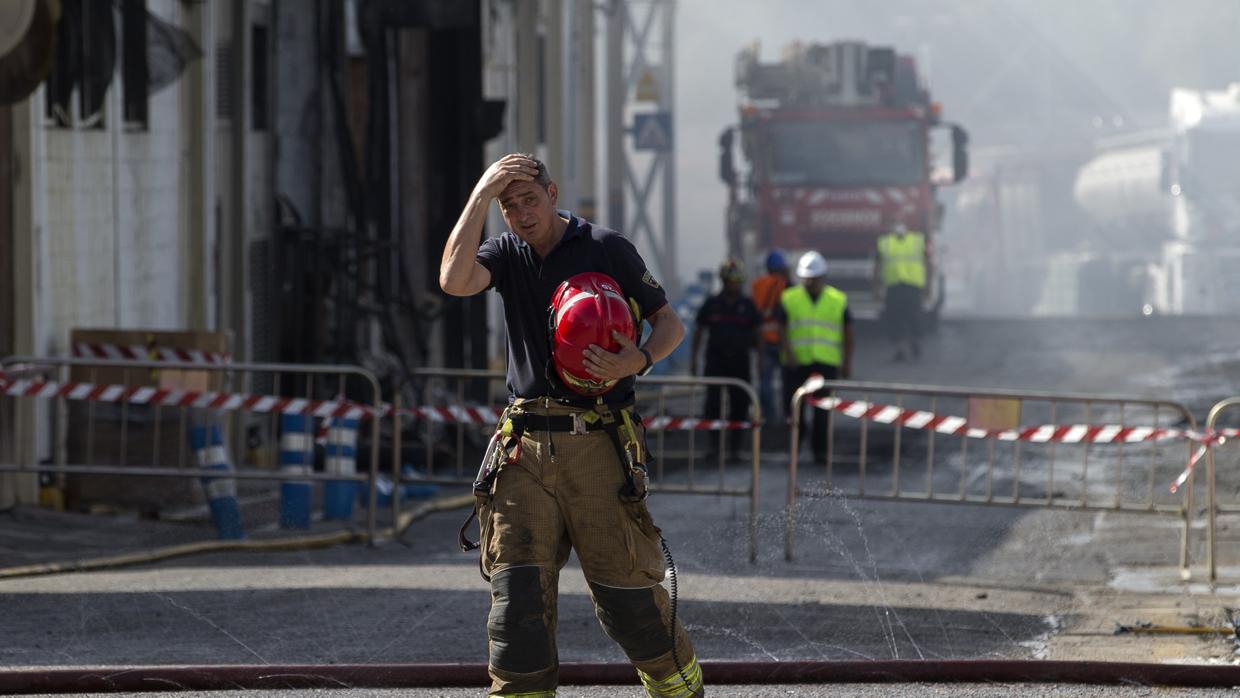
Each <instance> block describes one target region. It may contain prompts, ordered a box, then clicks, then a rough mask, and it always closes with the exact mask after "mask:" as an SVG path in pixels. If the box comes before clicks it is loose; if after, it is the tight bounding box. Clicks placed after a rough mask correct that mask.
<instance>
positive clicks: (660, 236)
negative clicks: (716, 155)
mask: <svg viewBox="0 0 1240 698" xmlns="http://www.w3.org/2000/svg"><path fill="white" fill-rule="evenodd" d="M675 12H676V0H610V2H609V3H608V4H607V73H606V95H607V103H606V104H607V106H606V109H607V121H606V127H607V129H606V132H607V148H606V152H607V199H608V220H607V225H609V226H610V227H612V228H615V229H617V230H620V231H622V232H623V233H625V234H626V235H628V236H629V238H630V239H632V240H633V241H634V242H639V241H640V240H642V239H643V237H644V238H645V240H646V241H647V242H648V244H649V246H650V252H651V254H648V255H646V259H647V261H648V263H650V264H651V266H653V267H654V268H655V270H656V271H657V273H658V276H659V279H660V280H661V281H662V283H663V284H664V285H665V286H666V287H667V290H668V292H669V293H670V294H673V295H674V294H676V293H678V292H679V287H680V283H679V279H678V278H677V276H676V259H677V254H676V172H675V163H676V148H675V145H676V139H675V134H674V132H673V128H672V125H673V123H674V121H675V119H674V114H675V111H674V98H673V95H674V89H673V88H674V76H675V71H674V60H675V46H674V44H673V32H674V25H675ZM626 135H627V136H630V137H631V140H630V141H629V142H628V143H627V144H626V143H625V136H626ZM630 202H631V203H632V213H631V215H629V214H628V204H629V203H630ZM656 203H657V205H658V208H659V209H661V211H660V212H661V213H662V217H661V218H662V220H661V221H660V222H659V223H658V224H656V223H655V220H656V219H655V217H654V216H653V215H652V212H653V211H654V209H655V208H656Z"/></svg>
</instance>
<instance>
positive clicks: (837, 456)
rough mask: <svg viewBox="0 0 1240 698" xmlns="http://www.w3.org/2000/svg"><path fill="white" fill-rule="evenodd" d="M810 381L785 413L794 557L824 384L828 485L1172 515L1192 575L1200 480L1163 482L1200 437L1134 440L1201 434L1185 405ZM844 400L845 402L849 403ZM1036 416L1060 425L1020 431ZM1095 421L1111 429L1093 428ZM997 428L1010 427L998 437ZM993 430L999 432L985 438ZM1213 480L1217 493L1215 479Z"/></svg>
mask: <svg viewBox="0 0 1240 698" xmlns="http://www.w3.org/2000/svg"><path fill="white" fill-rule="evenodd" d="M813 380H814V379H811V381H809V382H807V383H806V384H805V385H803V386H801V387H800V388H798V389H797V391H796V392H795V393H794V396H793V399H792V403H791V407H790V412H789V414H790V415H792V429H791V447H790V450H791V453H790V456H791V463H790V467H789V478H788V491H787V521H786V527H785V533H784V556H785V558H786V559H788V560H792V559H793V547H794V546H793V541H794V531H795V525H796V507H797V499H798V494H800V492H801V487H800V485H799V483H798V480H797V471H798V460H799V450H800V448H799V443H798V442H799V441H800V440H801V432H802V420H803V415H802V411H803V408H804V407H809V406H808V405H804V403H805V402H807V401H809V400H810V399H811V397H810V396H812V394H813V393H814V392H815V391H822V392H820V394H823V393H824V392H825V393H829V395H830V396H831V398H830V401H831V405H832V406H833V409H831V410H829V411H823V409H822V408H819V407H811V408H810V409H814V410H816V414H815V415H814V416H815V418H816V419H821V418H824V417H825V418H826V419H827V426H826V444H825V454H823V456H824V457H823V461H824V462H822V463H821V465H822V466H824V469H823V471H822V472H823V474H824V475H825V485H826V487H825V492H826V494H828V495H835V494H838V495H843V496H847V497H854V498H859V499H874V500H890V501H919V502H938V503H946V504H971V505H989V506H1009V507H1041V508H1060V509H1073V510H1093V511H1122V512H1133V513H1152V514H1170V513H1174V514H1178V515H1179V516H1180V517H1181V518H1182V520H1183V528H1182V532H1181V537H1180V568H1181V574H1182V575H1187V571H1188V554H1189V553H1188V544H1189V530H1190V524H1191V521H1190V518H1191V516H1192V513H1191V512H1192V497H1193V492H1192V485H1193V479H1192V478H1191V477H1190V478H1189V479H1188V480H1187V482H1186V483H1185V486H1184V487H1183V488H1182V489H1183V492H1182V495H1180V496H1179V501H1176V500H1177V496H1176V495H1173V494H1171V492H1170V491H1169V490H1168V488H1167V487H1166V484H1167V483H1169V482H1171V481H1172V480H1174V479H1175V477H1176V475H1178V474H1179V473H1180V472H1181V471H1183V470H1184V469H1185V465H1186V463H1188V461H1189V459H1190V458H1191V457H1192V454H1193V452H1194V450H1195V449H1196V447H1197V444H1195V443H1193V442H1191V441H1188V440H1179V441H1174V440H1170V439H1168V440H1164V441H1159V440H1137V437H1138V436H1141V435H1144V434H1147V433H1155V432H1158V433H1162V432H1160V431H1159V430H1168V429H1176V430H1180V431H1186V432H1195V431H1196V422H1195V420H1194V418H1193V415H1192V413H1191V412H1190V411H1189V409H1188V408H1187V407H1185V406H1184V405H1182V404H1180V403H1178V402H1172V401H1169V400H1152V399H1145V398H1139V397H1111V396H1102V395H1085V394H1054V393H1042V392H1023V391H1020V392H1018V391H997V390H973V389H960V388H945V387H933V386H920V385H897V384H884V383H865V382H850V381H823V382H821V383H820V385H821V386H822V387H821V388H817V387H815V386H814V385H812V381H813ZM844 401H846V402H844ZM1237 404H1240V399H1238V400H1237ZM845 407H847V408H848V409H847V411H842V410H843V408H845ZM1216 409H1217V408H1216ZM1212 416H1214V413H1212ZM884 422H886V423H884ZM910 425H912V426H910ZM1039 425H1060V426H1062V427H1063V428H1062V429H1059V430H1049V429H1047V430H1041V431H1039V432H1038V433H1037V435H1036V436H1034V435H1032V434H1031V436H1033V438H1017V437H1016V436H1015V434H1016V433H1017V432H1019V431H1020V430H1022V429H1028V428H1029V427H1033V426H1039ZM1099 425H1101V426H1103V427H1104V428H1103V429H1102V430H1094V431H1090V430H1089V429H1088V427H1089V426H1099ZM914 427H920V428H914ZM962 427H971V428H973V429H974V432H973V435H972V436H968V435H965V433H964V430H963V428H962ZM1125 429H1130V431H1124V430H1125ZM1147 430H1148V431H1147ZM999 431H1004V432H1005V433H1004V435H1003V436H1001V437H1000V436H994V435H993V434H995V433H997V432H999ZM987 432H990V433H991V434H992V435H991V436H989V437H984V438H978V437H979V436H982V435H984V434H986V433H987ZM1087 434H1088V435H1090V436H1088V437H1086V435H1087ZM1108 437H1109V438H1111V439H1117V440H1115V442H1113V443H1107V444H1105V445H1104V444H1102V443H1094V442H1093V441H1094V440H1100V441H1103V440H1107V438H1108ZM1118 437H1124V438H1118ZM1125 438H1131V439H1133V440H1132V441H1126V440H1124V439H1125ZM1177 454H1179V455H1177ZM1181 456H1182V457H1181ZM957 471H958V473H957ZM1211 484H1212V483H1211ZM1210 489H1211V492H1210V497H1211V500H1213V487H1211V488H1210ZM1211 539H1212V534H1211ZM1211 545H1212V543H1211ZM1211 556H1212V553H1211ZM1211 559H1212V557H1211ZM1211 564H1213V563H1212V562H1211Z"/></svg>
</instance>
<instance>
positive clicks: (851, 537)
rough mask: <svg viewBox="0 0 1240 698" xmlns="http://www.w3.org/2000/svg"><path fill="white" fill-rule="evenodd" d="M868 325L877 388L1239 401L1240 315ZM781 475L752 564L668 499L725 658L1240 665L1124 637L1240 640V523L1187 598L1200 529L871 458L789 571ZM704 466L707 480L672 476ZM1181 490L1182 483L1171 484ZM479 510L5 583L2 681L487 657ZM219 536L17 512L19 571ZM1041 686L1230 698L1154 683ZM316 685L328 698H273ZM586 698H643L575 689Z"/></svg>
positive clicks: (694, 606) (569, 596)
mask: <svg viewBox="0 0 1240 698" xmlns="http://www.w3.org/2000/svg"><path fill="white" fill-rule="evenodd" d="M859 329H860V330H861V335H862V341H861V344H860V347H859V356H858V360H857V365H856V378H858V379H861V380H867V381H883V382H903V383H919V384H937V385H954V386H970V387H986V388H1013V389H1026V390H1033V389H1036V390H1041V391H1071V392H1098V393H1107V394H1115V393H1126V394H1138V395H1144V396H1149V397H1158V398H1165V399H1172V400H1178V401H1183V402H1185V403H1187V404H1188V405H1189V407H1190V409H1192V411H1193V412H1194V413H1196V414H1197V416H1198V419H1201V418H1202V417H1204V413H1205V410H1206V409H1208V407H1209V405H1211V404H1213V402H1214V401H1216V400H1217V399H1220V398H1222V397H1226V396H1230V395H1231V394H1237V393H1240V349H1237V347H1240V341H1238V340H1240V323H1225V322H1219V321H1216V320H1204V319H1192V318H1141V319H1134V320H1131V321H1105V322H1087V321H1038V322H1015V321H984V320H970V321H958V322H947V323H944V324H943V325H942V327H941V328H940V330H939V332H938V333H937V334H936V335H935V336H934V337H932V338H930V339H929V340H928V341H927V342H926V345H925V351H924V353H923V357H922V358H921V360H919V361H917V362H905V363H891V362H889V361H888V358H889V354H890V351H889V349H888V348H887V347H886V345H885V343H884V342H883V341H882V340H881V337H879V336H877V334H878V333H877V331H876V328H875V327H874V326H872V325H864V324H863V325H861V326H860V328H859ZM769 442H772V443H777V440H776V439H770V440H769ZM880 445H881V443H880ZM910 453H916V450H913V451H910ZM974 455H977V454H976V453H975V454H974ZM909 458H910V460H912V459H913V456H910V457H909ZM1090 462H1091V464H1093V467H1094V470H1092V471H1090V472H1091V473H1092V476H1091V477H1095V478H1099V482H1101V481H1102V478H1103V476H1104V475H1105V474H1107V473H1111V472H1115V468H1116V467H1117V461H1116V459H1114V458H1111V457H1110V456H1106V455H1104V454H1097V453H1095V454H1094V455H1093V460H1091V461H1090ZM1220 463H1221V464H1223V465H1221V467H1220V472H1222V471H1224V470H1226V472H1227V473H1232V472H1236V471H1237V470H1240V469H1238V468H1235V467H1234V460H1230V461H1229V460H1227V459H1226V458H1224V457H1223V453H1222V451H1220ZM1228 463H1231V464H1233V465H1232V467H1227V466H1226V464H1228ZM854 465H855V464H854ZM906 465H908V466H909V467H912V466H913V465H915V464H914V463H912V462H909V463H906ZM975 465H976V464H975V463H974V462H972V461H969V460H968V459H966V458H957V459H955V460H953V459H952V458H947V457H944V458H943V461H942V463H941V464H940V465H939V466H938V467H939V468H940V470H939V471H938V474H937V477H943V478H945V482H957V481H958V480H959V477H960V475H961V473H962V472H964V474H965V475H966V476H967V477H971V475H970V473H971V472H972V471H970V470H968V469H969V468H970V467H974V466H975ZM1030 467H1032V466H1030ZM1124 467H1125V468H1133V467H1135V466H1134V465H1133V463H1127V464H1126V465H1125V466H1124ZM1168 467H1169V468H1170V469H1169V470H1167V472H1171V470H1174V462H1172V465H1170V466H1168ZM762 472H763V481H762V488H761V506H760V514H759V517H758V520H757V533H758V543H759V546H758V556H757V560H756V562H755V563H752V564H751V563H750V562H749V560H748V550H747V541H748V525H749V519H748V504H747V502H745V501H743V500H741V499H738V498H729V497H715V496H690V495H670V494H663V495H658V496H656V497H654V498H653V499H652V500H651V509H652V511H653V512H654V515H655V518H656V521H657V522H658V523H659V524H660V525H661V527H662V528H663V530H664V533H665V535H666V536H667V538H668V540H669V543H670V545H671V547H672V550H673V552H674V554H675V557H676V562H677V565H678V568H679V569H680V572H681V574H680V578H679V590H678V591H679V597H680V612H681V613H682V616H683V618H684V619H685V621H686V623H687V625H688V628H689V630H690V634H691V635H692V637H693V639H694V642H695V645H696V649H697V652H698V654H699V656H701V657H703V658H713V659H738V660H753V661H784V660H793V659H823V660H832V659H864V658H871V659H893V658H902V659H917V658H1011V659H1035V660H1036V659H1097V660H1110V661H1143V662H1148V661H1154V662H1224V663H1227V662H1230V661H1231V660H1232V658H1233V656H1234V652H1235V644H1234V641H1233V640H1232V639H1231V638H1228V637H1224V636H1222V635H1218V634H1193V635H1144V634H1132V633H1127V634H1121V635H1116V634H1115V628H1116V626H1117V625H1123V626H1131V627H1139V626H1140V624H1142V623H1149V624H1152V625H1154V626H1156V627H1167V628H1172V627H1175V628H1184V627H1191V626H1207V627H1217V626H1222V625H1223V624H1225V623H1226V622H1227V621H1228V620H1229V616H1228V613H1229V612H1228V611H1227V609H1228V608H1230V607H1233V606H1235V604H1236V602H1237V601H1238V600H1240V589H1237V588H1236V586H1235V585H1236V584H1237V583H1238V582H1240V550H1237V549H1236V546H1235V542H1236V540H1235V538H1236V536H1235V534H1234V531H1236V530H1238V529H1240V520H1238V519H1237V518H1236V517H1232V516H1225V517H1223V519H1222V522H1221V523H1222V530H1221V536H1222V546H1221V547H1220V554H1221V564H1222V571H1223V574H1222V578H1221V584H1220V586H1218V587H1216V588H1214V589H1211V588H1209V587H1208V586H1206V585H1204V584H1201V583H1200V582H1199V581H1197V580H1199V579H1200V576H1201V568H1200V566H1199V565H1198V567H1197V568H1196V571H1197V580H1194V583H1191V584H1182V583H1181V582H1180V580H1179V578H1178V575H1177V569H1176V566H1175V562H1176V556H1177V553H1178V545H1179V529H1178V528H1177V525H1178V524H1177V520H1176V519H1175V518H1174V517H1167V516H1149V515H1139V514H1128V513H1121V512H1113V511H1112V512H1094V511H1073V510H1062V509H1056V510H1049V509H1027V508H1013V507H983V506H975V505H970V506H962V505H958V504H945V503H910V502H889V501H873V500H869V499H864V498H859V497H856V496H852V495H841V494H840V493H839V491H838V490H837V489H836V488H841V487H844V486H847V487H848V488H850V491H851V488H852V487H853V486H855V485H856V484H857V480H858V478H859V473H858V472H856V471H855V470H853V471H849V470H847V468H846V467H845V470H842V471H840V472H833V473H831V476H830V479H828V476H827V474H826V473H825V472H824V471H822V470H820V469H818V470H816V469H815V468H814V467H812V466H810V465H809V464H808V463H803V464H802V470H801V476H800V478H799V484H800V486H801V488H802V491H803V492H806V493H814V492H817V493H819V494H820V495H822V496H819V497H815V498H806V499H802V500H800V503H799V506H798V516H797V523H796V529H795V538H794V540H795V544H796V557H795V559H794V560H793V561H787V560H785V559H784V542H785V539H784V534H785V529H784V525H785V521H786V515H785V511H784V506H783V504H784V493H785V491H786V472H787V456H786V454H781V453H779V452H777V451H776V452H770V453H767V454H765V455H764V459H763V470H762ZM874 472H875V473H876V472H877V471H874ZM1005 472H1008V476H1007V479H999V480H997V481H994V482H992V484H997V486H998V487H999V488H1000V489H1002V490H1004V491H1007V490H1008V489H1009V488H1010V486H1011V484H1012V482H1013V481H1014V480H1021V477H1020V476H1019V475H1017V474H1015V473H1011V472H1009V471H1005ZM1036 472H1037V476H1036V477H1034V478H1032V479H1031V480H1037V481H1041V480H1042V479H1043V478H1042V476H1043V474H1044V473H1043V472H1042V471H1036ZM1133 472H1136V471H1135V470H1134V471H1133ZM708 474H709V477H716V474H715V473H714V471H711V470H701V471H699V473H698V475H697V477H699V478H705V477H708ZM871 474H872V475H873V473H871ZM1061 474H1064V476H1065V478H1066V479H1065V483H1070V482H1072V481H1073V480H1072V477H1069V476H1068V474H1066V471H1065V472H1064V473H1061ZM685 475H686V474H685V472H684V471H683V469H673V470H672V471H671V472H670V473H669V477H673V478H684V477H685ZM1156 475H1157V476H1158V478H1159V479H1160V480H1159V481H1160V482H1161V481H1162V479H1165V478H1164V476H1165V475H1166V473H1164V472H1161V471H1160V472H1157V473H1156ZM874 476H875V477H878V475H874ZM722 477H723V478H724V479H725V480H727V481H729V482H735V483H743V482H744V480H745V478H746V477H747V470H746V469H745V468H744V467H740V466H731V467H729V468H727V469H726V470H725V471H724V473H723V474H722ZM1144 477H1145V476H1144V474H1142V475H1140V478H1144ZM1229 477H1230V476H1229ZM1226 481H1227V482H1230V480H1226ZM875 482H878V483H886V482H888V481H886V480H882V478H881V477H880V478H879V479H878V480H875ZM981 482H982V481H981V480H978V481H976V482H971V483H970V486H980V484H981ZM1034 484H1036V483H1034V482H1032V481H1031V484H1030V487H1033V486H1034ZM1065 486H1066V484H1065ZM1228 487H1229V489H1228V491H1227V494H1228V496H1234V495H1235V491H1234V490H1235V489H1236V488H1235V487H1234V486H1231V485H1228ZM1160 488H1161V485H1160ZM872 491H873V490H871V492H872ZM1030 491H1031V492H1034V491H1036V490H1032V489H1031V490H1030ZM1043 493H1044V492H1043ZM461 518H462V516H461V514H458V513H455V512H454V513H443V514H436V515H433V516H431V517H429V518H427V519H425V520H423V521H420V522H419V523H417V524H416V525H415V526H414V527H413V529H411V531H410V533H409V535H408V536H407V537H406V540H405V541H404V543H403V544H396V543H392V544H388V545H384V546H381V547H379V548H377V549H366V548H361V547H356V546H344V547H337V548H332V549H327V550H313V551H301V552H286V553H269V554H262V555H257V554H238V553H232V554H222V553H217V554H210V555H202V556H198V557H192V558H180V559H176V560H170V561H165V562H160V563H155V564H150V565H144V566H138V567H132V568H126V569H121V570H114V571H107V572H93V573H88V574H71V575H60V576H55V577H31V578H24V579H13V580H3V581H0V618H3V619H4V621H3V625H4V634H5V641H4V642H3V643H0V667H29V666H81V665H118V664H124V665H132V664H198V663H204V664H218V663H247V664H249V663H258V664H262V663H276V662H289V663H293V662H299V663H346V662H419V661H421V662H429V661H458V662H478V661H483V660H484V659H485V653H486V642H485V636H484V630H483V629H484V627H485V618H486V611H487V604H488V599H489V595H488V593H487V587H486V585H485V584H484V583H483V582H482V581H481V580H480V579H479V577H478V574H477V568H476V558H474V557H473V556H469V555H465V554H462V553H460V552H459V551H457V550H456V549H455V539H456V529H457V527H458V526H459V523H460V519H461ZM203 534H204V532H203V531H202V530H201V529H199V528H196V527H194V526H191V525H187V524H171V523H167V522H149V521H137V520H133V519H128V518H125V517H116V518H108V519H102V520H101V519H97V518H89V517H79V516H71V515H56V514H49V513H44V512H36V511H29V510H21V511H17V512H12V513H9V514H7V515H0V565H2V564H15V563H20V562H24V561H30V560H38V559H47V558H48V556H49V555H54V557H55V559H64V558H66V557H88V556H94V555H100V554H107V553H113V552H117V551H120V550H127V549H140V548H144V547H150V546H153V545H160V544H166V543H170V542H179V541H182V540H186V539H194V538H198V537H202V536H203ZM1193 541H1194V542H1193V547H1192V553H1193V556H1194V559H1195V560H1201V559H1202V555H1203V553H1204V550H1203V547H1202V542H1201V541H1202V535H1201V531H1200V530H1195V531H1194V537H1193ZM49 551H53V552H51V553H49ZM560 604H561V607H560V627H559V638H560V642H559V645H560V652H561V660H562V661H614V662H620V661H622V660H623V658H622V657H621V655H620V653H619V651H618V650H617V649H616V647H615V646H614V645H613V644H612V643H611V642H610V641H609V640H607V639H606V638H605V637H604V636H603V634H602V633H601V632H600V630H599V628H598V626H597V622H596V621H595V620H594V617H593V612H592V609H591V608H590V604H589V599H588V596H587V595H586V590H585V584H584V580H583V579H582V578H581V575H580V572H579V571H577V568H576V565H575V563H570V566H569V568H568V569H567V570H566V571H565V572H564V573H563V575H562V579H561V598H560ZM1010 690H1011V687H1004V686H964V687H949V686H938V685H933V686H920V685H916V686H909V685H905V686H900V687H898V689H896V688H893V687H892V686H891V685H880V686H852V685H850V686H847V687H845V686H830V687H823V688H813V687H805V686H773V687H767V688H761V689H756V688H753V687H737V688H726V687H720V688H719V689H717V690H712V692H711V695H727V696H732V695H735V696H775V695H780V696H786V695H804V696H813V695H827V694H828V693H829V694H830V695H858V696H866V695H893V694H903V695H953V696H954V695H977V696H989V695H999V694H1000V692H1002V694H1003V695H1007V694H1008V693H1009V692H1010ZM1020 690H1021V691H1022V692H1027V693H1029V694H1031V695H1038V694H1039V692H1047V693H1049V692H1051V691H1054V694H1055V695H1090V696H1094V695H1097V696H1109V695H1198V694H1202V695H1204V693H1202V692H1185V691H1170V690H1165V689H1148V688H1105V687H1077V688H1070V689H1061V688H1059V687H1054V686H1022V687H1021V688H1020ZM312 693H313V694H314V695H324V694H326V692H271V695H273V696H274V695H279V696H284V695H288V696H293V695H298V696H300V695H310V694H312ZM332 693H340V692H332ZM401 694H402V695H425V696H431V695H435V696H457V695H476V694H477V691H476V690H472V689H471V690H456V689H444V690H437V691H433V692H417V691H408V690H402V691H401ZM212 695H223V694H219V693H215V694H212ZM367 695H385V694H384V693H381V692H367ZM561 695H583V696H585V695H627V694H625V693H623V692H622V691H617V690H616V689H614V688H599V689H597V690H587V689H578V688H575V687H573V688H566V689H565V691H562V692H561Z"/></svg>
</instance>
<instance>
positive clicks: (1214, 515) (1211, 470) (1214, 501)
mask: <svg viewBox="0 0 1240 698" xmlns="http://www.w3.org/2000/svg"><path fill="white" fill-rule="evenodd" d="M1237 405H1240V397H1232V398H1227V399H1226V400H1220V401H1219V402H1218V403H1216V404H1215V405H1214V407H1211V408H1210V413H1209V414H1208V415H1207V416H1206V429H1205V433H1206V434H1207V435H1210V434H1218V433H1219V427H1218V421H1219V417H1220V416H1221V415H1223V414H1224V413H1225V412H1227V411H1228V410H1230V409H1231V408H1233V407H1236V406H1237ZM1226 442H1227V440H1226V439H1221V438H1220V439H1218V440H1217V441H1215V442H1210V443H1207V446H1206V454H1205V457H1206V566H1207V567H1208V568H1209V575H1210V581H1211V582H1213V581H1215V580H1216V579H1218V558H1217V556H1216V548H1217V545H1218V539H1217V538H1216V537H1215V532H1216V528H1217V519H1218V513H1219V512H1220V511H1222V512H1229V513H1234V512H1237V511H1240V506H1237V505H1236V504H1234V503H1233V504H1232V505H1230V506H1225V505H1220V504H1219V503H1218V498H1217V496H1216V494H1215V492H1216V491H1217V489H1218V486H1217V474H1218V466H1217V464H1216V461H1215V451H1216V450H1217V447H1218V446H1221V445H1222V444H1223V443H1226Z"/></svg>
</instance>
